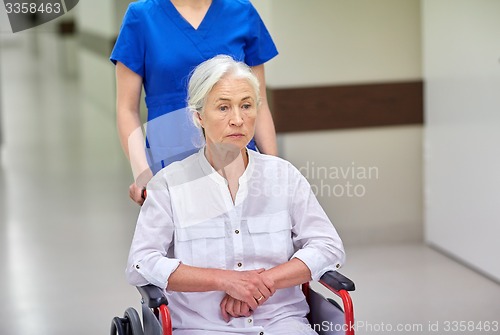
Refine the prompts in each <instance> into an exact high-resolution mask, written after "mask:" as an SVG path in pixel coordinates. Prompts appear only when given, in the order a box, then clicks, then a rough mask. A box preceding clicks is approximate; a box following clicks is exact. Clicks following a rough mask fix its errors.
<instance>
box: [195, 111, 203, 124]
mask: <svg viewBox="0 0 500 335" xmlns="http://www.w3.org/2000/svg"><path fill="white" fill-rule="evenodd" d="M196 117H197V118H198V122H199V123H200V125H201V126H202V127H203V119H202V118H201V114H200V112H196Z"/></svg>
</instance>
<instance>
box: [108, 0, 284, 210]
mask: <svg viewBox="0 0 500 335" xmlns="http://www.w3.org/2000/svg"><path fill="white" fill-rule="evenodd" d="M218 54H227V55H231V56H232V57H233V58H234V59H236V60H238V61H242V62H245V63H246V64H247V65H249V66H250V67H251V68H252V71H253V72H254V73H255V75H256V76H257V78H258V80H259V83H260V87H261V92H260V95H261V98H262V104H261V107H260V112H259V119H258V120H257V121H256V131H255V139H252V140H251V141H250V143H249V145H248V147H249V148H250V149H253V150H255V149H256V148H258V150H259V151H260V152H262V153H266V154H271V155H276V154H277V147H276V134H275V130H274V124H273V120H272V116H271V113H270V110H269V106H268V103H267V100H266V91H265V86H266V85H265V76H264V63H265V62H267V61H269V60H270V59H272V58H273V57H275V56H276V55H277V54H278V52H277V50H276V47H275V45H274V43H273V41H272V39H271V36H270V35H269V32H268V31H267V29H266V27H265V26H264V24H263V22H262V20H261V18H260V17H259V14H258V13H257V11H256V10H255V8H254V7H253V5H252V4H251V3H250V1H248V0H243V1H234V0H143V1H137V2H133V3H131V4H130V5H129V7H128V10H127V12H126V14H125V17H124V19H123V23H122V26H121V29H120V33H119V36H118V39H117V41H116V44H115V47H114V49H113V51H112V54H111V57H110V59H111V61H112V62H113V63H115V64H116V80H117V124H118V131H119V136H120V142H121V145H122V147H123V149H124V151H125V153H126V155H127V157H128V158H129V160H130V163H131V166H132V171H133V174H134V180H135V182H134V183H132V185H131V186H130V189H129V195H130V197H131V198H132V200H134V201H135V202H137V203H138V204H142V202H143V199H142V197H141V191H142V189H143V188H144V187H145V185H146V183H147V182H148V181H149V179H150V178H151V177H152V175H154V174H155V173H156V172H158V171H159V170H160V169H161V168H163V167H165V166H166V165H168V164H170V163H171V162H173V161H177V160H181V159H183V158H185V157H187V156H189V155H190V154H192V153H194V152H196V151H197V150H198V149H199V148H200V147H201V146H202V145H203V142H200V134H199V130H198V129H197V128H195V127H194V126H193V125H192V122H190V121H189V117H188V115H187V113H186V110H185V107H186V85H187V80H188V76H189V74H190V72H191V71H192V70H193V69H194V68H195V67H196V66H197V65H198V64H200V63H202V62H203V61H205V60H207V59H209V58H212V57H214V56H215V55H218ZM143 87H144V91H145V95H146V97H145V102H146V106H147V110H148V111H147V124H146V127H145V128H146V129H145V131H146V150H145V148H144V139H143V133H142V127H141V112H140V100H141V93H142V88H143Z"/></svg>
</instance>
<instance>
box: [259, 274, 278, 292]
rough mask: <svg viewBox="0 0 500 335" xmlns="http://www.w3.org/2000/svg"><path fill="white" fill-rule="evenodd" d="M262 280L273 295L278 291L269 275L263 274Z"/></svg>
mask: <svg viewBox="0 0 500 335" xmlns="http://www.w3.org/2000/svg"><path fill="white" fill-rule="evenodd" d="M262 282H263V283H264V285H266V287H267V289H268V290H269V292H270V294H271V295H274V293H276V288H275V287H274V280H272V279H269V277H267V276H262Z"/></svg>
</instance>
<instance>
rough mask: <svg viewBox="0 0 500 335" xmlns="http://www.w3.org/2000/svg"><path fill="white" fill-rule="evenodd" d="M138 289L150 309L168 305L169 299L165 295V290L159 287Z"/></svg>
mask: <svg viewBox="0 0 500 335" xmlns="http://www.w3.org/2000/svg"><path fill="white" fill-rule="evenodd" d="M137 289H138V290H139V292H140V293H141V296H142V299H144V302H145V303H146V304H147V305H148V307H149V308H158V307H160V306H161V305H168V300H167V297H166V296H165V294H163V290H162V289H161V288H159V287H158V286H154V285H146V286H137Z"/></svg>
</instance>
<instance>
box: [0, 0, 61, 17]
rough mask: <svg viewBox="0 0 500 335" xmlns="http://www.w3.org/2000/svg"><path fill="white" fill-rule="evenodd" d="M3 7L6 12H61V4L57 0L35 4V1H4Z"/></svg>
mask: <svg viewBox="0 0 500 335" xmlns="http://www.w3.org/2000/svg"><path fill="white" fill-rule="evenodd" d="M5 9H6V10H7V14H11V13H13V14H36V13H47V14H52V13H55V14H58V13H60V12H61V4H60V3H59V2H55V3H51V2H46V3H41V4H37V3H35V2H23V3H19V2H16V3H11V2H6V3H5Z"/></svg>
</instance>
